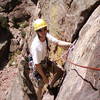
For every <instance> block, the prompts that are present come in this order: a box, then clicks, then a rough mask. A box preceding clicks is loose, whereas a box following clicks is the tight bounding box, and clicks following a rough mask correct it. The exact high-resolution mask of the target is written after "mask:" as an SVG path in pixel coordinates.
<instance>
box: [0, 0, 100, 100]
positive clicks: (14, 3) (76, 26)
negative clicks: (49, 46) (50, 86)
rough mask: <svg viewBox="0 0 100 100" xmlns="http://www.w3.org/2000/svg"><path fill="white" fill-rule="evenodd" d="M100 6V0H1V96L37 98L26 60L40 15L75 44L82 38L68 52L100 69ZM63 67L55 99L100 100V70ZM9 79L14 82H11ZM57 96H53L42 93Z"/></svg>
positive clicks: (24, 99) (53, 30)
mask: <svg viewBox="0 0 100 100" xmlns="http://www.w3.org/2000/svg"><path fill="white" fill-rule="evenodd" d="M99 5H100V0H1V1H0V100H4V99H6V100H37V98H36V94H35V91H34V87H33V85H32V83H31V81H30V79H29V69H28V63H27V56H28V53H29V52H28V50H29V49H28V47H29V46H30V44H31V40H32V38H33V37H34V31H33V27H32V22H33V20H35V19H36V18H37V17H42V18H44V19H46V21H47V22H48V28H49V29H50V32H51V33H55V34H53V35H55V36H56V37H57V38H59V39H62V40H66V41H71V42H73V41H74V40H75V39H78V38H79V39H78V41H77V43H76V44H75V48H74V50H73V51H71V53H69V57H68V58H69V59H70V60H71V61H73V62H75V63H78V64H80V65H86V66H94V67H99V66H100V53H99V51H100V38H99V37H100V7H99ZM97 7H98V8H97ZM96 8H97V9H96ZM95 9H96V10H95ZM94 10H95V11H94ZM53 49H54V48H53ZM60 51H61V49H60ZM60 53H61V52H60ZM5 65H6V66H5ZM65 68H66V70H67V76H66V78H65V80H64V82H63V85H62V87H61V89H60V92H59V94H58V96H57V98H56V100H84V99H85V100H99V99H100V77H99V76H100V72H99V71H93V70H89V69H83V68H78V67H75V66H74V65H72V64H70V63H68V62H66V65H65ZM10 71H11V72H10ZM5 73H6V75H4V74H5ZM9 73H11V74H10V75H11V76H12V77H10V75H8V74H9ZM7 76H8V77H7ZM10 78H11V79H10ZM6 80H7V81H6ZM9 81H10V83H11V85H9V84H7V82H9ZM4 87H5V88H4ZM3 93H4V94H3ZM84 97H85V98H84ZM53 99H54V96H51V95H50V94H45V95H44V97H43V100H53Z"/></svg>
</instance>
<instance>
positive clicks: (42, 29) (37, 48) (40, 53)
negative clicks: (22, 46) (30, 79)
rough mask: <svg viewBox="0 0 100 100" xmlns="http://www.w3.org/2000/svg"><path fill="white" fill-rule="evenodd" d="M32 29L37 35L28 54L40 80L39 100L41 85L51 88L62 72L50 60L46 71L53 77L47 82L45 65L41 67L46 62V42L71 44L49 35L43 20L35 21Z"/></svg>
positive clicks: (39, 99) (62, 44)
mask: <svg viewBox="0 0 100 100" xmlns="http://www.w3.org/2000/svg"><path fill="white" fill-rule="evenodd" d="M33 27H34V30H35V32H36V33H37V34H36V37H35V38H34V40H33V42H32V45H31V48H30V52H31V55H32V58H33V66H34V70H35V71H36V72H38V73H39V75H40V76H41V78H42V80H41V81H40V82H39V84H38V90H37V95H38V96H37V97H38V100H41V96H42V95H41V92H42V88H43V85H44V84H49V86H50V87H51V88H52V87H53V85H54V83H55V82H56V81H57V80H58V79H59V78H60V77H61V76H62V75H63V71H62V70H61V69H60V68H59V67H57V65H56V64H55V63H54V62H52V61H50V60H48V62H47V64H46V70H48V71H50V72H51V73H53V75H54V77H53V79H52V81H51V82H49V80H48V77H47V76H46V73H45V72H44V70H43V66H44V65H45V64H44V65H43V63H44V62H46V61H47V60H46V58H47V56H48V42H52V43H54V44H56V45H60V46H70V45H71V43H69V42H65V41H61V40H58V39H56V38H55V37H53V36H52V35H51V34H49V33H48V30H47V23H46V22H45V21H44V20H43V19H37V20H35V21H34V23H33Z"/></svg>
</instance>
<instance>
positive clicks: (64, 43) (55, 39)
mask: <svg viewBox="0 0 100 100" xmlns="http://www.w3.org/2000/svg"><path fill="white" fill-rule="evenodd" d="M47 38H48V40H50V41H51V42H53V43H55V44H56V45H59V46H70V45H71V43H70V42H65V41H62V40H58V39H57V38H55V37H53V36H52V35H51V34H49V33H48V34H47Z"/></svg>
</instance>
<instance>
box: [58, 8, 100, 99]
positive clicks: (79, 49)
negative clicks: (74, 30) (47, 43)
mask: <svg viewBox="0 0 100 100" xmlns="http://www.w3.org/2000/svg"><path fill="white" fill-rule="evenodd" d="M79 34H80V36H79V39H78V41H77V43H76V45H75V48H74V50H73V51H71V52H70V54H69V57H68V59H70V60H71V61H73V62H74V63H76V64H80V65H85V66H94V67H96V68H99V67H100V52H99V51H100V38H99V37H100V6H99V7H98V8H97V9H96V10H95V11H94V12H93V13H92V15H91V17H90V18H89V20H88V21H87V23H86V24H85V25H84V26H83V28H82V29H81V31H80V33H79ZM66 70H68V74H67V76H66V78H65V80H64V83H63V86H62V87H61V90H60V92H59V95H58V97H57V99H56V100H84V99H85V100H99V99H100V72H99V71H95V70H89V69H84V68H79V67H76V66H75V65H72V64H70V63H66Z"/></svg>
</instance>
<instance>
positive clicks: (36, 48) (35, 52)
mask: <svg viewBox="0 0 100 100" xmlns="http://www.w3.org/2000/svg"><path fill="white" fill-rule="evenodd" d="M46 37H47V39H48V42H52V43H57V44H58V45H61V46H67V45H70V43H69V42H65V41H61V40H58V39H56V38H55V37H53V36H52V35H51V34H49V33H47V34H46ZM30 52H31V55H32V58H33V63H34V64H33V66H34V65H35V64H39V63H41V61H42V60H44V58H45V57H46V56H47V43H46V40H45V41H44V42H41V41H40V40H39V38H38V35H36V37H35V38H34V40H33V42H32V45H31V48H30Z"/></svg>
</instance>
